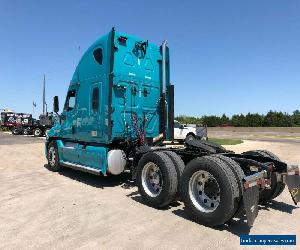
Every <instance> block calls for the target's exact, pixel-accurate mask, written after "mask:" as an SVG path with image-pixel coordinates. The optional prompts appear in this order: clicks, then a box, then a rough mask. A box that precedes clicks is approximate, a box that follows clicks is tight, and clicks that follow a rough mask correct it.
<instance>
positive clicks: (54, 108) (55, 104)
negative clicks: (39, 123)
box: [53, 96, 59, 113]
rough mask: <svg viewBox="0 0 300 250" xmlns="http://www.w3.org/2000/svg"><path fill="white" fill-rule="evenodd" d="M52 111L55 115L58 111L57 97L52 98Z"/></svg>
mask: <svg viewBox="0 0 300 250" xmlns="http://www.w3.org/2000/svg"><path fill="white" fill-rule="evenodd" d="M53 111H54V112H55V113H58V111H59V102H58V96H54V98H53Z"/></svg>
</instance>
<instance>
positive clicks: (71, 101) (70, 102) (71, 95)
mask: <svg viewBox="0 0 300 250" xmlns="http://www.w3.org/2000/svg"><path fill="white" fill-rule="evenodd" d="M75 101H76V91H75V90H70V91H69V92H68V95H67V100H66V103H65V111H70V110H73V109H74V108H75Z"/></svg>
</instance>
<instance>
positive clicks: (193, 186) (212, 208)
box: [181, 156, 240, 227]
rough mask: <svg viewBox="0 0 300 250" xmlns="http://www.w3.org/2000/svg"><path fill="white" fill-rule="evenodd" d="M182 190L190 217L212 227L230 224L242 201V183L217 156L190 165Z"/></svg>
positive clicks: (192, 162)
mask: <svg viewBox="0 0 300 250" xmlns="http://www.w3.org/2000/svg"><path fill="white" fill-rule="evenodd" d="M181 188H182V198H183V202H184V204H185V207H186V208H187V210H188V212H190V216H191V217H192V218H193V219H194V220H195V221H196V222H198V223H200V224H204V225H207V226H211V227H214V226H217V225H221V224H223V223H225V222H226V221H228V220H229V219H230V218H231V217H232V215H233V214H234V213H235V210H236V208H237V207H236V200H237V199H240V191H239V180H238V179H237V178H236V177H235V174H234V173H233V171H232V170H231V168H230V167H228V165H227V164H226V163H225V162H224V161H223V160H221V159H219V158H217V157H214V156H204V157H198V158H195V159H193V160H192V161H190V162H189V163H188V164H187V166H186V167H185V169H184V171H183V174H182V177H181Z"/></svg>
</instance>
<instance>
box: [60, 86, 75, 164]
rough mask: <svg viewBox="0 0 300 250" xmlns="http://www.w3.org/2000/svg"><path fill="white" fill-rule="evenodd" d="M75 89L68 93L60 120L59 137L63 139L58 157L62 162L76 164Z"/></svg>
mask: <svg viewBox="0 0 300 250" xmlns="http://www.w3.org/2000/svg"><path fill="white" fill-rule="evenodd" d="M76 92H77V91H76V90H75V89H71V90H69V91H68V94H67V98H66V102H65V106H64V111H63V112H62V114H61V116H60V119H61V137H62V138H63V147H61V148H60V157H61V158H62V160H63V161H66V162H72V163H78V149H77V148H78V145H77V143H76V142H75V140H76V131H77V130H76V128H77V126H76V122H77V121H76V119H77V108H76V94H77V93H76Z"/></svg>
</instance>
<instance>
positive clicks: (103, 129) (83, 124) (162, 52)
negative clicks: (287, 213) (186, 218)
mask: <svg viewBox="0 0 300 250" xmlns="http://www.w3.org/2000/svg"><path fill="white" fill-rule="evenodd" d="M185 84H187V83H185ZM187 87H188V86H187ZM54 112H55V113H56V114H57V116H58V119H57V120H58V122H57V123H56V124H55V126H54V127H53V128H52V129H51V130H50V131H48V133H47V136H46V144H45V153H46V157H47V160H48V167H49V169H50V170H52V171H60V170H61V169H62V168H64V167H70V168H73V169H77V170H81V171H85V172H89V173H93V174H97V175H103V176H108V175H118V174H121V173H123V172H124V171H130V172H131V174H132V178H133V179H134V180H135V181H136V184H137V186H138V190H139V192H140V194H141V196H142V198H143V200H144V201H145V203H147V204H148V205H150V206H152V207H156V208H162V207H166V206H168V205H169V204H171V203H172V202H174V201H177V200H180V201H183V202H184V205H185V207H186V211H187V212H188V213H189V215H190V216H191V217H192V218H193V219H194V220H195V221H197V222H199V223H201V224H205V225H208V226H216V225H220V224H223V223H226V222H228V221H229V220H230V219H231V218H233V217H237V216H241V215H243V214H245V215H246V217H247V221H248V224H249V225H250V226H251V225H252V224H253V222H254V219H255V218H256V216H257V214H258V204H259V203H261V202H266V201H269V200H272V199H274V198H275V197H277V196H278V195H280V194H281V192H282V191H283V190H284V188H285V186H286V184H287V186H288V188H289V191H290V193H291V196H292V199H293V201H294V203H295V204H297V202H298V201H299V198H300V192H299V191H300V177H299V168H298V166H291V165H288V164H286V163H285V162H282V161H281V160H280V159H279V158H278V157H277V156H275V155H274V154H272V153H271V152H268V151H262V150H255V151H248V152H244V153H242V154H236V153H234V152H232V151H228V150H226V149H225V148H223V147H222V146H220V145H217V144H214V143H211V142H208V141H203V140H197V138H195V139H194V140H186V141H185V145H184V147H180V148H178V147H166V146H165V145H164V144H163V142H164V141H165V140H170V141H172V140H173V136H174V135H173V133H174V132H173V131H174V86H173V85H172V84H171V83H170V57H169V48H168V46H167V42H166V41H164V42H163V43H162V45H161V46H157V45H155V44H153V43H150V42H149V41H148V40H143V39H140V38H137V37H135V36H131V35H128V34H124V33H120V32H116V31H115V30H114V29H112V30H111V31H110V32H109V33H108V34H106V35H104V36H102V37H100V38H99V39H98V40H97V41H95V42H94V43H93V44H92V45H91V46H90V47H89V48H88V49H87V51H86V52H85V53H84V54H83V56H82V58H81V60H80V62H79V64H78V66H77V68H76V70H75V72H74V75H73V77H72V80H71V82H70V85H69V89H68V92H67V95H66V100H65V103H64V108H63V111H62V112H61V114H58V112H59V104H58V97H57V96H56V97H54ZM107 178H109V177H107ZM100 181H101V180H100Z"/></svg>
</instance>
